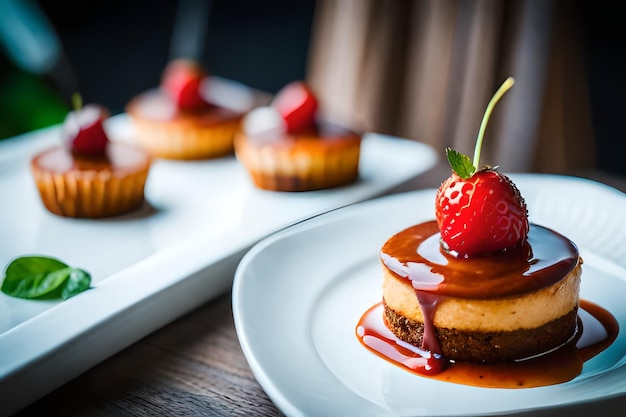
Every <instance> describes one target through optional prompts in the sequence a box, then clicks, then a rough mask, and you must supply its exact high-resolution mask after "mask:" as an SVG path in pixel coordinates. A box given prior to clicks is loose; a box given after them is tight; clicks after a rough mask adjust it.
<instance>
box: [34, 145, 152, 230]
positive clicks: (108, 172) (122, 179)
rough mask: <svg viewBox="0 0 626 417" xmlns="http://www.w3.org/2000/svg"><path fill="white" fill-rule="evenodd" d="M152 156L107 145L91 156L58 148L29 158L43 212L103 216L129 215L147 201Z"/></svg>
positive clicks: (87, 216)
mask: <svg viewBox="0 0 626 417" xmlns="http://www.w3.org/2000/svg"><path fill="white" fill-rule="evenodd" d="M150 164H151V158H150V156H149V155H148V154H147V153H146V152H145V151H144V150H142V149H139V148H137V147H133V146H130V145H127V144H124V143H119V142H109V143H108V144H107V145H106V149H105V150H104V152H103V153H102V154H95V155H88V154H80V153H76V152H73V151H72V148H71V146H69V145H58V146H56V147H53V148H50V149H47V150H45V151H42V152H41V153H39V154H37V155H35V156H34V157H33V159H32V160H31V172H32V175H33V178H34V180H35V184H36V186H37V189H38V191H39V195H40V197H41V201H42V203H43V205H44V206H45V208H46V209H47V210H48V211H50V212H51V213H54V214H56V215H59V216H63V217H75V218H102V217H112V216H118V215H121V214H126V213H129V212H131V211H133V210H135V209H137V208H139V207H140V206H141V205H142V204H143V202H144V186H145V183H146V180H147V177H148V171H149V169H150Z"/></svg>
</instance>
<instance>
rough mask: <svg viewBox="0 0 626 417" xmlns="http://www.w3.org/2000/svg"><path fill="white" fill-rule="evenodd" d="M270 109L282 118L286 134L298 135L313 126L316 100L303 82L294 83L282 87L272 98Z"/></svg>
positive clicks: (316, 105)
mask: <svg viewBox="0 0 626 417" xmlns="http://www.w3.org/2000/svg"><path fill="white" fill-rule="evenodd" d="M272 107H274V108H276V109H277V110H278V112H279V113H280V115H281V116H282V118H283V120H284V122H285V126H286V130H287V133H298V132H302V131H305V130H308V129H311V128H313V127H314V126H315V114H316V113H317V107H318V103H317V98H316V97H315V94H313V91H312V90H311V89H310V88H309V86H307V85H306V83H304V82H303V81H294V82H291V83H289V84H287V85H286V86H285V87H283V88H282V89H281V90H280V91H279V92H278V93H277V94H276V97H274V100H273V101H272Z"/></svg>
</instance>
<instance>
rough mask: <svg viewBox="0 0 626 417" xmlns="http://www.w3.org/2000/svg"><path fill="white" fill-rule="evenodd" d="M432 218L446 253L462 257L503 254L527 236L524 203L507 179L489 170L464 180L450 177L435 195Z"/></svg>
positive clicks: (454, 175)
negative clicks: (491, 253) (436, 225)
mask: <svg viewBox="0 0 626 417" xmlns="http://www.w3.org/2000/svg"><path fill="white" fill-rule="evenodd" d="M435 216H436V218H437V224H438V225H439V230H440V232H441V239H442V241H443V242H444V244H445V246H446V247H447V249H449V250H452V251H455V252H457V253H459V254H460V255H462V256H472V255H477V254H481V253H488V252H496V251H501V250H505V249H507V248H511V247H514V246H517V245H519V244H520V243H522V242H524V241H525V240H526V236H527V235H528V228H529V224H528V212H527V210H526V203H525V202H524V199H523V198H522V196H521V194H520V192H519V190H518V189H517V187H516V186H515V185H514V184H513V182H512V181H511V180H510V179H509V177H507V176H506V175H504V174H501V173H499V172H498V171H496V170H495V169H491V168H485V169H482V170H480V171H478V172H476V173H474V174H473V175H472V176H471V177H469V178H467V179H466V178H462V177H460V176H459V175H458V174H456V173H453V174H452V175H451V176H450V177H449V178H448V179H447V180H445V181H444V182H443V184H441V186H440V187H439V190H438V191H437V196H436V200H435Z"/></svg>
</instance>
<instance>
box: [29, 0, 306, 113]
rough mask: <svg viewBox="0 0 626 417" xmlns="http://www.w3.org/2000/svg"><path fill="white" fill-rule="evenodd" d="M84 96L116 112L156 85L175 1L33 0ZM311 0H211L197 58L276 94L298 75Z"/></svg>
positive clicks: (217, 72) (216, 72) (212, 70)
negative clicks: (57, 39) (45, 17)
mask: <svg viewBox="0 0 626 417" xmlns="http://www.w3.org/2000/svg"><path fill="white" fill-rule="evenodd" d="M39 3H40V4H41V6H42V7H43V9H44V11H45V12H46V14H47V15H48V17H49V18H50V20H51V22H52V23H53V25H54V27H55V29H56V30H57V33H58V35H59V37H60V38H61V41H62V43H63V46H64V48H65V51H66V54H67V57H68V60H69V62H70V64H71V66H72V68H73V70H74V73H75V76H76V80H77V82H78V85H79V88H80V91H81V94H82V95H83V96H84V99H85V101H97V102H100V103H102V104H104V105H107V106H108V107H109V108H110V110H111V111H112V112H113V113H118V112H121V111H122V110H123V107H124V105H125V104H126V102H127V101H128V100H129V99H130V97H132V96H133V95H135V94H137V93H139V92H141V91H143V90H145V89H148V88H152V87H154V86H156V85H158V83H159V80H160V77H161V72H162V70H163V68H164V67H165V64H166V63H167V61H168V59H169V57H170V50H169V49H170V39H171V37H172V32H173V26H174V21H175V15H176V9H177V5H178V2H177V1H176V0H160V1H154V0H152V1H151V0H126V1H124V0H95V1H76V0H40V1H39ZM314 8H315V1H314V0H297V1H293V0H292V1H289V0H261V1H250V0H213V1H211V2H210V11H209V20H208V28H207V36H206V44H205V47H204V48H203V55H202V56H200V57H199V59H200V60H201V61H202V62H203V63H204V64H205V66H206V68H207V69H208V70H209V72H210V73H211V74H214V75H218V76H222V77H225V78H229V79H233V80H236V81H240V82H242V83H244V84H246V85H248V86H250V87H253V88H257V89H260V90H263V91H268V92H276V91H278V89H279V88H280V87H282V86H283V85H284V84H286V83H287V82H289V81H292V80H295V79H303V78H304V76H305V66H306V55H307V49H308V42H309V37H310V32H311V24H312V19H313V13H314Z"/></svg>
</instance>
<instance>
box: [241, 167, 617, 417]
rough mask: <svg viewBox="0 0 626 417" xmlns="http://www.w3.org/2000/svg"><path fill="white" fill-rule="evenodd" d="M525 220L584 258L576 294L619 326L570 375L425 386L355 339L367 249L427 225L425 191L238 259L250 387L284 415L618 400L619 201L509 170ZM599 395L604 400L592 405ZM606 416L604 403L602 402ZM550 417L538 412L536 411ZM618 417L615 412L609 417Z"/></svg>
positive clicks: (372, 299)
mask: <svg viewBox="0 0 626 417" xmlns="http://www.w3.org/2000/svg"><path fill="white" fill-rule="evenodd" d="M511 177H512V179H513V180H514V181H515V183H516V184H517V185H518V187H519V188H520V190H521V192H522V195H524V196H525V198H526V201H527V203H528V207H529V215H530V220H531V221H532V222H534V223H538V224H542V225H545V226H548V227H550V228H552V229H554V230H557V231H559V232H561V233H563V234H565V235H566V236H568V237H570V238H571V239H572V240H573V241H574V242H575V243H576V244H577V245H578V247H579V249H580V251H581V255H582V256H583V258H584V267H583V268H584V270H583V271H584V272H583V277H582V286H581V296H582V298H584V299H587V300H589V301H591V302H593V303H596V304H598V305H600V306H602V307H603V308H605V309H607V310H609V311H610V312H611V313H612V314H613V315H614V316H615V317H616V318H617V319H618V321H619V324H620V328H621V329H622V330H621V331H620V333H619V334H618V337H617V340H616V341H615V342H614V343H613V344H612V345H611V346H610V347H609V348H608V349H607V350H605V351H604V352H602V353H601V354H599V355H598V356H596V357H595V358H593V359H591V360H589V361H587V362H586V363H585V365H584V369H583V371H582V373H581V375H579V376H578V377H576V378H575V379H574V380H572V381H570V382H567V383H564V384H559V385H554V386H548V387H540V388H528V389H518V390H516V389H513V390H511V389H509V390H507V389H488V388H479V387H470V386H465V385H460V384H453V383H446V382H441V381H434V380H430V379H427V378H423V377H420V376H416V375H414V374H411V373H409V372H406V371H404V370H402V369H400V368H398V367H396V366H394V365H391V364H389V363H388V362H386V361H384V360H382V359H381V358H379V357H378V356H376V355H374V354H372V353H371V352H369V351H368V350H366V349H365V348H364V347H363V346H362V345H361V344H360V343H359V341H358V340H357V338H356V336H355V326H356V324H357V322H358V320H359V318H360V316H361V314H363V312H364V311H365V310H366V309H367V308H369V307H371V306H372V305H374V304H376V303H377V302H379V301H380V300H381V281H382V278H381V273H380V265H379V260H378V252H379V250H380V247H381V246H382V244H383V243H384V241H385V240H386V239H387V238H389V237H390V236H391V235H392V234H394V233H396V232H398V231H400V230H402V229H403V228H405V227H408V226H410V225H412V224H416V223H419V222H421V221H425V220H430V219H433V218H434V212H433V210H434V209H433V205H434V195H435V190H424V191H416V192H411V193H405V194H399V195H394V196H387V197H383V198H379V199H376V200H374V201H369V202H364V203H360V204H356V205H353V206H350V207H345V208H342V209H339V210H336V211H333V212H330V213H326V214H323V215H321V216H319V217H316V218H314V219H310V220H308V221H305V222H303V223H301V224H298V225H296V226H294V227H291V228H289V229H287V230H284V231H282V232H279V233H277V234H274V235H272V236H270V237H268V238H266V239H264V240H263V241H262V242H260V243H259V244H257V245H256V246H255V247H253V248H252V250H250V251H249V252H248V253H247V254H246V255H245V256H244V258H243V260H242V261H241V263H240V264H239V267H238V269H237V272H236V274H235V280H234V284H233V314H234V318H235V326H236V329H237V333H238V336H239V339H240V343H241V346H242V348H243V351H244V353H245V355H246V358H247V360H248V362H249V364H250V366H251V368H252V370H253V372H254V374H255V376H256V378H257V380H258V381H259V383H260V384H261V386H262V387H263V388H264V390H265V391H266V392H267V394H268V395H269V396H270V398H271V399H272V400H273V401H274V402H275V404H276V405H277V406H278V407H279V408H280V409H281V410H282V412H283V413H285V414H286V415H287V416H290V417H293V416H317V415H323V416H343V415H358V416H457V415H463V416H469V415H472V416H475V415H503V414H511V413H524V415H527V414H526V413H528V414H537V413H539V415H568V416H573V415H585V413H588V412H589V409H588V408H587V409H585V410H584V411H580V412H581V413H582V414H576V412H577V410H582V408H581V407H582V406H583V405H587V404H592V405H591V407H592V408H593V410H597V412H599V413H600V415H604V414H602V413H603V412H607V409H603V408H602V407H603V404H605V402H606V401H609V400H615V399H617V400H621V402H620V403H619V404H620V405H621V406H622V409H621V410H619V408H618V412H622V411H623V405H624V404H625V403H626V396H625V394H626V383H624V381H626V366H625V364H626V334H625V333H624V329H626V303H624V299H625V297H626V245H625V244H624V243H625V242H626V196H625V195H624V194H622V193H621V192H619V191H616V190H614V189H612V188H609V187H606V186H604V185H600V184H598V183H594V182H591V181H587V180H582V179H578V178H572V177H561V176H548V175H533V174H517V175H511ZM601 400H604V401H605V402H603V401H601ZM606 407H608V409H610V410H612V409H615V405H614V404H613V405H612V406H610V405H609V406H606ZM541 413H549V414H541ZM618 415H619V414H618Z"/></svg>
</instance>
